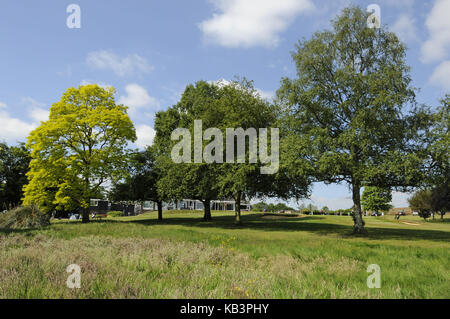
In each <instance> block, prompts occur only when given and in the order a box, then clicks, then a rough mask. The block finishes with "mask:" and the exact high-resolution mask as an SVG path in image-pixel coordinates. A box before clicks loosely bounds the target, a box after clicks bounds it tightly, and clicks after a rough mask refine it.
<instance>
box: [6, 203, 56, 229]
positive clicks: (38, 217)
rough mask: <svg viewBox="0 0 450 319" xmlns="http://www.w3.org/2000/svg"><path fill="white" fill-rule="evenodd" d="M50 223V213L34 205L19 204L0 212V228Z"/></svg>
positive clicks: (41, 225)
mask: <svg viewBox="0 0 450 319" xmlns="http://www.w3.org/2000/svg"><path fill="white" fill-rule="evenodd" d="M48 225H50V215H49V214H44V213H42V212H41V211H40V210H39V208H38V207H36V206H21V207H17V208H14V209H12V210H10V211H7V212H6V213H0V228H4V229H27V228H41V227H45V226H48Z"/></svg>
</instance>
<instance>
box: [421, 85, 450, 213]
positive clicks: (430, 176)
mask: <svg viewBox="0 0 450 319" xmlns="http://www.w3.org/2000/svg"><path fill="white" fill-rule="evenodd" d="M449 130H450V94H448V95H446V96H445V98H444V99H442V100H441V106H440V107H439V108H438V109H437V111H436V112H434V113H433V114H432V123H431V125H430V127H429V131H428V134H426V145H427V147H426V154H425V161H424V162H425V165H424V173H425V176H426V179H424V181H425V183H424V184H425V187H427V188H429V189H430V191H431V198H430V199H431V206H432V208H433V210H434V211H435V212H439V213H440V215H441V219H443V218H444V215H445V213H446V212H447V211H449V210H450V156H449V154H450V134H449Z"/></svg>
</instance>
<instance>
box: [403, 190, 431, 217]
mask: <svg viewBox="0 0 450 319" xmlns="http://www.w3.org/2000/svg"><path fill="white" fill-rule="evenodd" d="M408 202H409V206H410V207H411V209H412V210H415V211H418V213H419V216H420V217H422V218H423V219H425V220H426V219H427V218H429V217H430V216H431V214H432V213H433V204H432V202H433V201H432V192H431V190H429V189H422V190H418V191H416V192H415V193H414V194H413V195H412V196H411V198H409V199H408Z"/></svg>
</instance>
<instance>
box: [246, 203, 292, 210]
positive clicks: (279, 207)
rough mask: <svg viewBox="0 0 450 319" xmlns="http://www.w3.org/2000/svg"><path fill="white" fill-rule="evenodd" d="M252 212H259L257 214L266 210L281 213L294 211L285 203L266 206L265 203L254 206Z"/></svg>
mask: <svg viewBox="0 0 450 319" xmlns="http://www.w3.org/2000/svg"><path fill="white" fill-rule="evenodd" d="M252 210H253V211H257V212H263V211H264V210H266V211H267V212H279V211H281V210H284V211H286V210H294V209H293V208H291V207H289V206H287V205H286V204H284V203H277V204H273V203H270V204H266V203H264V202H261V203H257V204H255V205H252Z"/></svg>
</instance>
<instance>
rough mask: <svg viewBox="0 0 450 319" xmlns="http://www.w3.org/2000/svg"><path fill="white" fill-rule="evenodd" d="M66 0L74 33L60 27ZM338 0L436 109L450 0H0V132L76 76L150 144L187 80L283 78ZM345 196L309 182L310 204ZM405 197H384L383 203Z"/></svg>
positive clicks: (47, 102) (443, 82) (20, 132)
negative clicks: (377, 20)
mask: <svg viewBox="0 0 450 319" xmlns="http://www.w3.org/2000/svg"><path fill="white" fill-rule="evenodd" d="M72 3H75V4H78V5H79V6H80V8H81V28H79V29H78V28H74V29H70V28H68V27H67V24H66V21H67V18H68V16H69V15H70V13H67V12H66V10H67V7H68V6H69V5H70V4H72ZM350 3H353V4H358V5H360V6H362V7H363V8H367V7H368V6H369V5H370V4H377V5H379V6H380V8H381V22H382V24H386V25H388V26H389V28H390V29H391V30H393V31H395V32H396V33H397V34H398V35H399V36H400V38H401V39H402V40H403V41H404V42H405V43H406V44H407V46H408V48H409V51H408V56H407V58H408V62H409V64H410V65H411V67H412V76H413V79H414V86H416V87H418V88H420V89H421V91H420V93H419V95H418V100H419V102H423V103H427V104H429V105H433V106H434V105H437V104H438V100H439V99H440V98H441V97H443V96H444V94H445V93H446V92H450V19H449V18H448V13H449V12H450V0H433V1H421V0H378V1H376V0H371V1H344V0H317V1H314V0H192V1H181V0H178V1H175V0H165V1H144V0H128V1H119V0H72V1H64V0H40V1H32V0H28V1H25V0H14V1H13V0H2V1H1V2H0V48H1V49H0V140H4V141H6V142H8V143H11V144H14V143H16V142H18V141H25V139H26V136H27V135H28V133H29V132H30V130H32V129H33V128H35V127H36V126H37V125H39V123H40V121H43V120H45V119H46V118H47V117H48V110H49V108H50V106H51V104H52V103H54V102H57V101H58V100H59V99H60V97H61V94H62V93H63V92H64V91H65V90H66V89H67V88H68V87H71V86H78V85H80V84H85V83H98V84H100V85H112V86H114V87H115V88H116V89H117V97H116V98H117V100H118V101H119V102H120V103H124V104H126V105H128V106H129V107H130V115H131V118H132V119H133V121H134V122H135V125H136V130H137V134H138V142H137V146H139V147H142V146H143V145H146V144H150V143H151V142H152V139H153V136H154V130H153V128H152V127H153V117H154V114H155V112H157V111H159V110H164V109H166V108H167V107H168V106H170V105H172V104H174V103H176V101H177V100H178V99H179V97H180V95H181V93H182V92H183V89H184V87H185V86H186V85H187V84H189V83H192V82H195V81H198V80H207V81H214V80H218V79H231V78H233V77H234V76H235V75H238V76H245V77H247V78H249V79H252V80H254V82H255V86H256V87H257V88H258V89H259V90H260V92H261V93H262V94H263V96H265V97H269V98H270V97H271V96H273V94H274V92H275V91H276V90H277V88H278V87H279V84H280V79H281V78H282V77H284V76H288V77H293V76H295V69H294V65H293V63H292V60H291V56H290V52H291V51H292V50H293V49H294V44H295V43H296V42H297V41H298V40H299V39H302V38H308V37H310V36H311V34H312V33H313V32H315V31H318V30H323V29H326V28H329V27H330V23H329V21H330V19H331V18H333V17H334V16H336V14H338V13H339V11H340V10H341V9H342V8H343V7H345V6H346V5H348V4H350ZM349 196H350V193H349V191H348V188H347V187H346V186H345V185H334V186H325V185H323V184H316V185H315V186H314V190H313V195H312V198H311V200H312V202H313V203H314V204H315V205H318V206H320V207H321V206H323V205H327V206H329V207H330V208H332V209H335V208H348V207H350V206H351V200H350V197H349ZM406 198H407V195H405V194H401V193H395V194H394V201H393V204H394V205H395V206H397V207H404V206H406V205H407V203H406Z"/></svg>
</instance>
